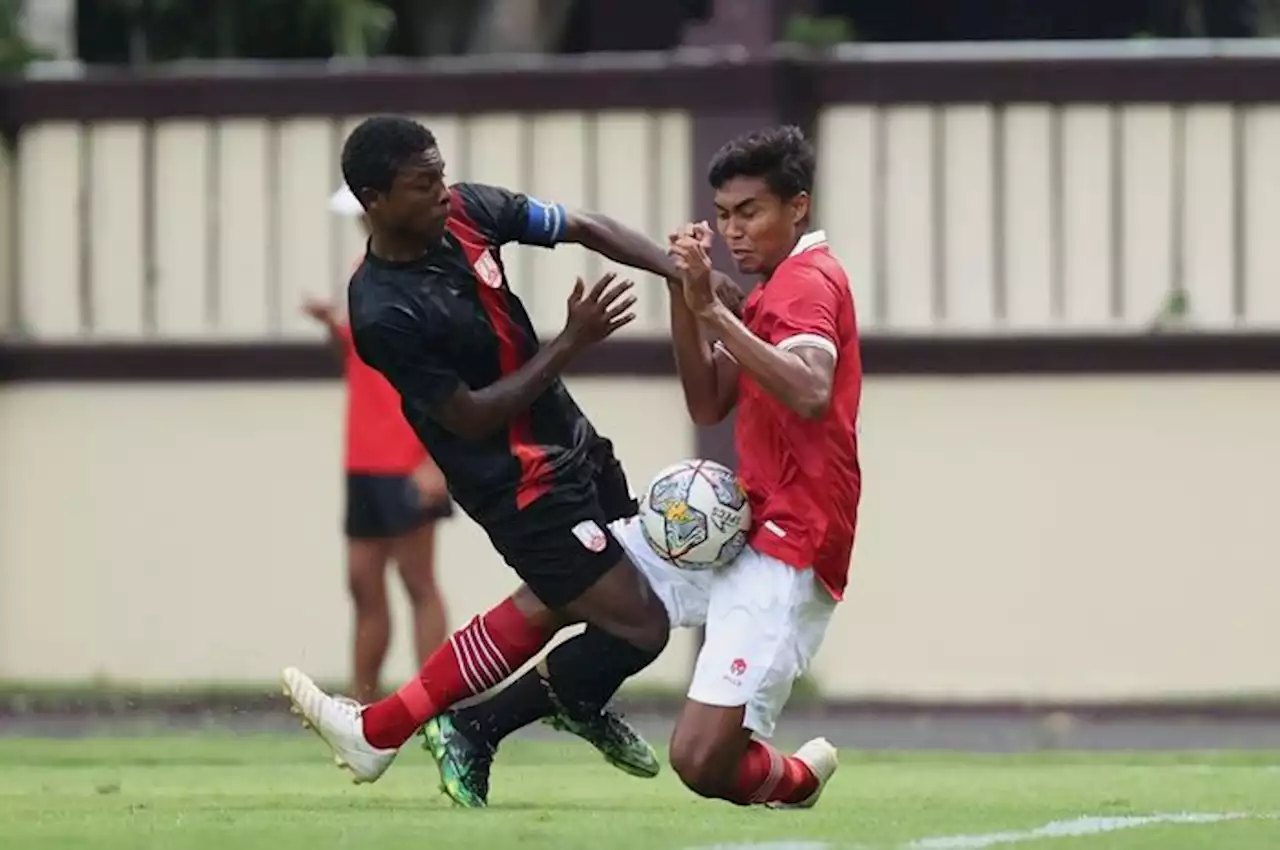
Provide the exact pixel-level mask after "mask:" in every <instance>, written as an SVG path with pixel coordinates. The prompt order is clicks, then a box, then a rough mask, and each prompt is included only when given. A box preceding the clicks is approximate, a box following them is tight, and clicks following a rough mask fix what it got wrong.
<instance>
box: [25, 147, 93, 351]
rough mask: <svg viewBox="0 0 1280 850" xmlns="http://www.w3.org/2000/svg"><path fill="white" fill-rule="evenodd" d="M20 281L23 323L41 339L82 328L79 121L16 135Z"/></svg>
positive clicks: (72, 334)
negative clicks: (18, 174)
mask: <svg viewBox="0 0 1280 850" xmlns="http://www.w3.org/2000/svg"><path fill="white" fill-rule="evenodd" d="M18 162H19V163H21V165H20V167H21V169H22V173H21V175H20V177H19V179H18V220H19V221H20V222H21V230H20V233H21V237H22V244H21V246H20V247H19V251H18V254H19V264H18V279H17V286H18V290H19V298H20V303H21V305H22V319H23V324H24V328H25V329H26V330H27V331H28V332H29V333H30V334H31V335H32V336H33V337H36V338H38V339H49V340H54V339H66V338H71V337H75V336H78V335H79V333H80V325H81V316H80V291H79V285H80V255H81V252H82V240H81V220H80V173H81V170H82V167H81V166H82V159H81V151H80V127H79V125H78V124H75V123H71V122H51V123H48V124H37V125H35V126H31V127H26V128H24V129H23V130H22V131H21V133H20V135H19V136H18Z"/></svg>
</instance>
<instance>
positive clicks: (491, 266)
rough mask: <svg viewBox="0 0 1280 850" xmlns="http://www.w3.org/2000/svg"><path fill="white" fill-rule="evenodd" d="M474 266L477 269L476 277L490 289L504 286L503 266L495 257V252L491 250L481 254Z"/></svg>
mask: <svg viewBox="0 0 1280 850" xmlns="http://www.w3.org/2000/svg"><path fill="white" fill-rule="evenodd" d="M472 268H474V269H475V273H476V277H478V278H479V279H480V282H481V283H483V284H484V285H485V286H487V287H489V288H490V289H501V288H502V267H501V266H499V265H498V261H497V260H495V259H494V258H493V254H491V253H490V252H489V251H485V252H484V253H483V254H481V255H480V256H479V257H478V258H477V259H476V262H475V265H474V266H473V267H472Z"/></svg>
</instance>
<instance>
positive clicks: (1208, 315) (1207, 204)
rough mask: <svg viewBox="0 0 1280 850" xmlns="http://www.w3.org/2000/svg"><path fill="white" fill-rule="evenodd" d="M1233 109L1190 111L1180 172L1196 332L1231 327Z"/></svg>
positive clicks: (1188, 283)
mask: <svg viewBox="0 0 1280 850" xmlns="http://www.w3.org/2000/svg"><path fill="white" fill-rule="evenodd" d="M1234 147H1235V145H1234V142H1233V139H1232V118H1231V107H1230V106H1225V105H1218V104H1215V105H1212V106H1207V105H1206V106H1201V105H1196V106H1192V107H1189V108H1188V110H1187V136H1186V149H1185V159H1184V162H1183V170H1184V171H1185V173H1186V203H1185V205H1184V207H1183V219H1184V222H1185V225H1184V226H1185V230H1184V234H1185V240H1186V243H1185V244H1186V264H1187V265H1186V275H1187V276H1186V288H1187V295H1188V298H1189V300H1190V306H1191V317H1192V321H1193V323H1194V324H1195V326H1196V327H1197V328H1215V329H1219V330H1221V329H1226V328H1230V327H1233V326H1234V325H1235V305H1234V296H1233V277H1234V271H1233V262H1234V256H1235V251H1234V235H1233V234H1234V230H1235V227H1236V223H1235V209H1236V203H1235V201H1234V199H1233V191H1232V188H1233V184H1232V157H1233V154H1234Z"/></svg>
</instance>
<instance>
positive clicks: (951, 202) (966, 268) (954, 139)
mask: <svg viewBox="0 0 1280 850" xmlns="http://www.w3.org/2000/svg"><path fill="white" fill-rule="evenodd" d="M941 109H942V113H943V120H944V121H945V123H946V134H945V143H944V145H943V172H942V173H943V177H944V180H943V186H944V190H943V197H942V200H941V202H940V203H939V207H940V208H941V209H942V216H943V218H944V220H945V229H944V233H945V238H944V239H943V241H942V250H941V252H940V253H942V257H941V261H942V263H943V265H944V267H945V269H946V277H945V284H946V287H947V299H946V307H947V312H946V319H945V326H946V327H947V328H951V329H955V330H960V331H965V332H970V333H971V332H977V331H991V330H993V329H994V327H995V322H996V309H995V288H994V280H995V275H996V271H995V265H996V264H995V251H994V246H995V241H994V238H993V235H992V232H993V230H994V229H995V226H996V208H995V200H996V196H995V194H994V191H993V190H994V184H993V180H992V170H993V159H992V156H991V147H992V144H993V139H992V136H993V131H994V120H993V110H992V108H991V107H990V106H986V105H975V106H968V105H965V106H946V107H942V108H941Z"/></svg>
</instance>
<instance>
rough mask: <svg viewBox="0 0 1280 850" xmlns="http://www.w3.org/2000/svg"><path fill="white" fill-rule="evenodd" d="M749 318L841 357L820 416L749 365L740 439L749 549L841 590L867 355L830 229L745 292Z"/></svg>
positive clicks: (772, 334)
mask: <svg viewBox="0 0 1280 850" xmlns="http://www.w3.org/2000/svg"><path fill="white" fill-rule="evenodd" d="M743 321H744V322H745V323H746V325H747V327H748V328H750V329H751V332H752V333H754V334H755V335H756V336H758V337H760V338H761V339H763V340H764V341H765V342H769V343H772V344H773V345H775V346H777V347H778V348H780V349H784V350H785V349H790V348H799V347H804V346H812V347H815V348H821V349H824V350H826V351H827V352H829V353H830V354H831V355H832V356H834V357H835V360H836V370H835V378H834V380H833V382H832V386H831V405H830V407H829V408H828V410H827V412H826V413H825V414H824V415H823V416H822V417H821V418H820V419H814V420H805V419H802V418H801V417H800V416H798V415H797V414H795V413H793V412H792V411H791V410H789V409H787V407H786V406H784V405H783V404H782V402H780V401H778V400H777V399H776V398H774V397H773V396H771V395H769V394H768V393H767V392H766V391H765V390H764V389H763V388H762V387H761V386H760V385H759V384H758V383H756V380H755V379H754V378H753V377H751V376H750V375H749V374H747V372H746V371H745V370H743V371H742V372H741V373H740V375H739V378H738V417H737V423H736V426H735V429H734V442H735V445H736V447H737V451H738V465H739V470H738V474H739V476H740V477H741V479H742V483H743V486H744V487H745V488H746V491H747V496H748V498H749V500H750V503H751V517H752V519H751V523H752V528H751V534H750V538H749V543H750V545H751V546H752V548H754V549H756V550H757V551H759V552H761V553H763V554H765V555H769V556H771V557H774V558H777V559H778V560H779V561H782V562H784V563H786V564H790V565H792V566H794V567H796V568H799V569H805V568H810V567H812V568H813V570H814V572H815V573H816V574H817V577H818V579H819V580H820V581H821V582H822V584H823V586H824V587H826V589H827V590H828V591H829V592H830V593H831V595H832V596H833V597H835V598H836V599H841V598H843V595H844V588H845V584H846V582H847V581H848V577H849V559H850V557H851V556H852V554H853V537H854V528H855V526H856V524H857V518H858V499H859V496H860V495H861V492H862V470H861V468H860V467H859V465H858V434H857V427H858V404H859V400H860V398H861V395H862V356H861V352H860V350H859V346H858V327H857V320H856V317H855V314H854V308H853V293H852V291H851V290H850V288H849V278H848V276H847V275H846V274H845V271H844V268H843V267H842V266H841V265H840V261H839V260H837V259H836V258H835V257H834V256H832V255H831V252H830V251H829V250H828V248H827V240H826V236H825V234H823V233H822V232H821V231H818V232H816V233H810V234H808V235H806V236H805V237H804V238H803V239H801V240H800V242H799V244H797V245H796V248H795V250H794V251H792V252H791V256H789V257H788V258H787V259H786V260H784V261H783V262H782V265H780V266H778V268H777V270H776V271H775V272H774V273H773V276H772V277H771V278H770V279H769V281H768V282H767V283H765V284H763V285H761V286H758V287H756V289H755V291H753V292H752V293H751V295H750V296H749V297H748V298H747V301H746V304H745V305H744V307H743Z"/></svg>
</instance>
